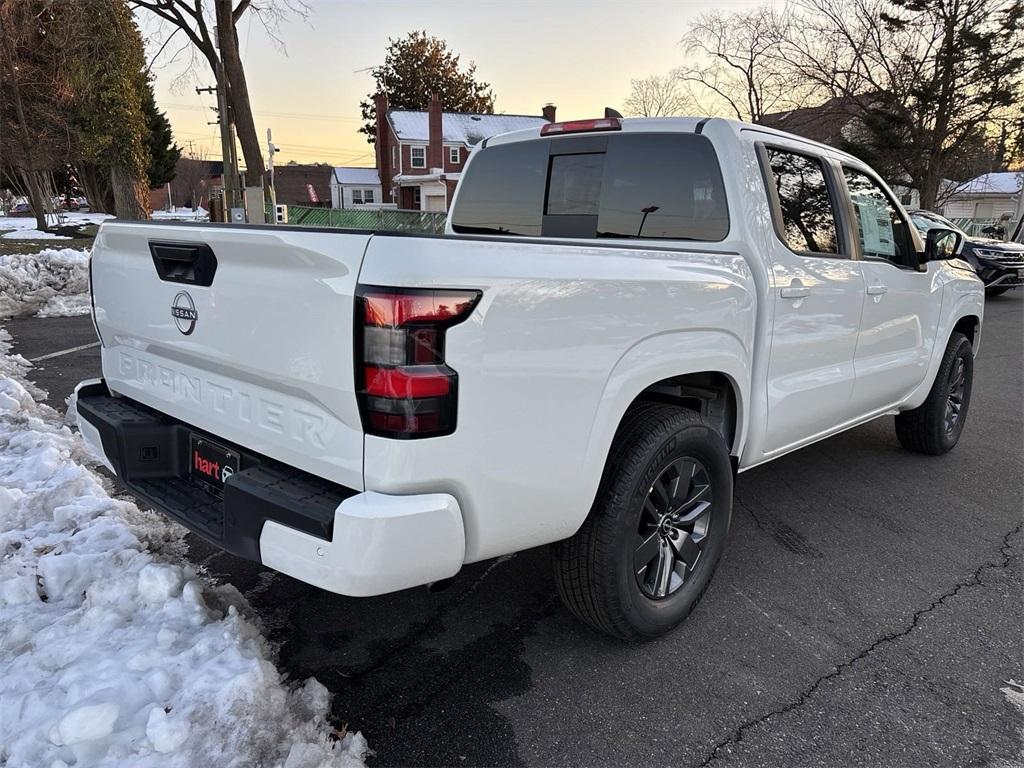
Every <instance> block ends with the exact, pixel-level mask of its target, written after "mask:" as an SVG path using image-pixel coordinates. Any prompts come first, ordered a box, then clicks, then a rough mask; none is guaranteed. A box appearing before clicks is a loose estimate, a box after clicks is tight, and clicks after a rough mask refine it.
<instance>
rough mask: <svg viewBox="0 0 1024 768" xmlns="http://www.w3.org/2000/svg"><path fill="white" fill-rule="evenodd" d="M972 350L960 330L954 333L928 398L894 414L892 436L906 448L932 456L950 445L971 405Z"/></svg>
mask: <svg viewBox="0 0 1024 768" xmlns="http://www.w3.org/2000/svg"><path fill="white" fill-rule="evenodd" d="M973 381H974V350H973V349H972V347H971V342H970V341H969V340H968V339H967V337H966V336H964V335H963V334H962V333H954V334H953V335H952V336H951V337H950V339H949V344H947V345H946V351H945V353H944V354H943V356H942V362H941V364H940V365H939V370H938V373H936V375H935V382H934V383H933V384H932V389H931V391H930V392H929V393H928V399H927V400H925V401H924V403H922V404H921V405H920V406H919V407H917V408H915V409H913V410H912V411H904V412H903V413H899V414H897V415H896V437H897V438H899V441H900V444H901V445H902V446H903V447H904V448H906V449H907V450H908V451H915V452H917V453H929V454H932V455H934V456H938V455H940V454H943V453H946V452H948V451H950V450H952V449H953V446H955V445H956V444H957V441H958V440H959V439H960V435H961V433H962V432H963V430H964V423H965V422H966V420H967V410H968V408H969V407H970V405H971V386H972V384H973Z"/></svg>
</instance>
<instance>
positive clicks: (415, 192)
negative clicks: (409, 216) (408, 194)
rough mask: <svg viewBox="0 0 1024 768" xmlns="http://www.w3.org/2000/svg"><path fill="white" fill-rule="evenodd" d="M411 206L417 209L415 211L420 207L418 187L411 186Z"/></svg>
mask: <svg viewBox="0 0 1024 768" xmlns="http://www.w3.org/2000/svg"><path fill="white" fill-rule="evenodd" d="M412 207H413V208H414V209H415V210H417V211H418V210H419V209H420V188H419V187H413V188H412Z"/></svg>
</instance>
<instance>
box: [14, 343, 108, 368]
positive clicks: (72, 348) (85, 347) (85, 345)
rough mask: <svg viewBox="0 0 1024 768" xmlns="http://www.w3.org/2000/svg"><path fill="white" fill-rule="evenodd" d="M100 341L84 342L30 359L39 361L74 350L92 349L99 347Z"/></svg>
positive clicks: (34, 361) (35, 361)
mask: <svg viewBox="0 0 1024 768" xmlns="http://www.w3.org/2000/svg"><path fill="white" fill-rule="evenodd" d="M99 345H100V343H99V342H98V341H94V342H93V343H92V344H82V345H81V346H78V347H71V348H69V349H62V350H61V351H60V352H51V353H50V354H48V355H40V356H39V357H33V358H30V359H29V362H30V363H38V362H39V361H40V360H49V359H50V358H51V357H60V356H61V355H70V354H71V353H72V352H81V351H82V350H83V349H92V348H93V347H98V346H99Z"/></svg>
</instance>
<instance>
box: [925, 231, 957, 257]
mask: <svg viewBox="0 0 1024 768" xmlns="http://www.w3.org/2000/svg"><path fill="white" fill-rule="evenodd" d="M963 244H964V237H963V235H961V234H960V233H959V232H956V231H954V230H952V229H929V230H928V234H927V235H926V236H925V241H924V260H925V261H945V260H946V259H952V258H955V257H956V255H957V254H958V253H960V248H961V246H962V245H963Z"/></svg>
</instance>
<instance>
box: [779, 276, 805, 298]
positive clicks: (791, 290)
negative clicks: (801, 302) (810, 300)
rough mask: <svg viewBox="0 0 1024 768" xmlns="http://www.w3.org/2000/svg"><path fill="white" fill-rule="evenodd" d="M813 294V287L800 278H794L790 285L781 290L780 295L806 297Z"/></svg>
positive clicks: (783, 296)
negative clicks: (799, 279) (800, 280)
mask: <svg viewBox="0 0 1024 768" xmlns="http://www.w3.org/2000/svg"><path fill="white" fill-rule="evenodd" d="M810 295H811V289H810V288H808V287H807V286H806V285H804V284H802V283H801V282H799V281H798V280H794V281H793V282H792V283H790V284H789V286H788V287H786V288H782V289H780V290H779V296H781V297H782V298H784V299H806V298H807V297H808V296H810Z"/></svg>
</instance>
